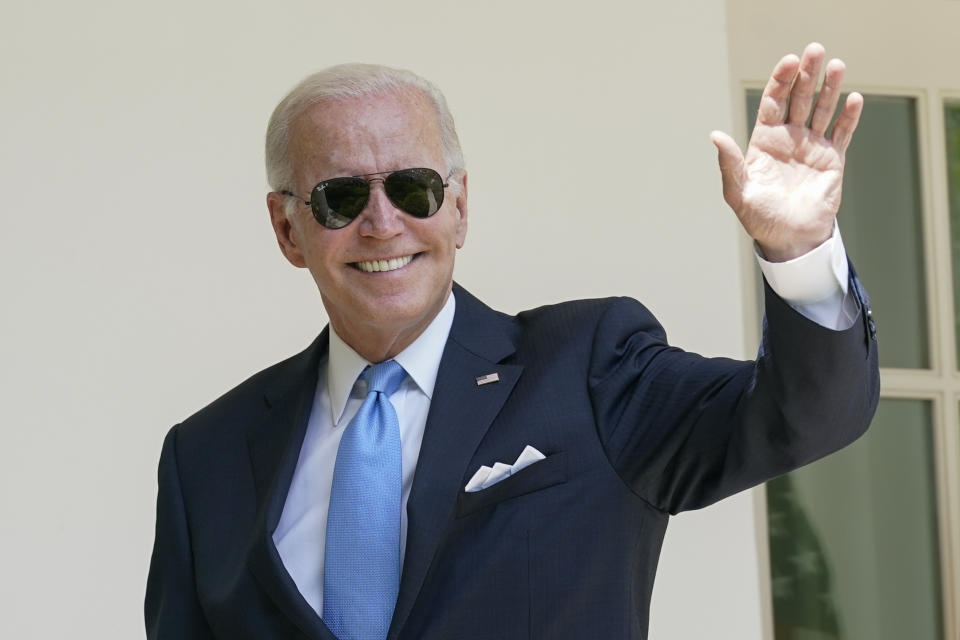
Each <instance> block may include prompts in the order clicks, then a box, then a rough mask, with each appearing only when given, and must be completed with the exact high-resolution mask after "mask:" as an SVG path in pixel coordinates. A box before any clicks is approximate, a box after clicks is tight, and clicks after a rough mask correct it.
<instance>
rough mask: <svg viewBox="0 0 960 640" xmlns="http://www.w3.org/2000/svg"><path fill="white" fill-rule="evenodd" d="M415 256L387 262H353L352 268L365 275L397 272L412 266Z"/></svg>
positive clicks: (391, 259) (390, 259)
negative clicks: (411, 262)
mask: <svg viewBox="0 0 960 640" xmlns="http://www.w3.org/2000/svg"><path fill="white" fill-rule="evenodd" d="M413 258H414V255H409V256H402V257H400V258H389V259H387V260H363V261H361V262H351V263H350V266H351V267H353V268H354V269H358V270H360V271H363V272H365V273H377V272H383V271H395V270H396V269H400V268H402V267H405V266H407V265H408V264H410V261H411V260H413Z"/></svg>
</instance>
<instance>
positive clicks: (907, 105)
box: [747, 91, 930, 369]
mask: <svg viewBox="0 0 960 640" xmlns="http://www.w3.org/2000/svg"><path fill="white" fill-rule="evenodd" d="M759 103H760V92H759V91H749V92H748V94H747V118H748V122H749V123H750V127H751V128H752V127H753V122H754V118H755V117H756V113H757V107H758V106H759ZM916 121H917V116H916V100H914V99H913V98H905V97H888V96H870V95H868V96H865V105H864V110H863V116H862V117H861V118H860V126H859V127H858V128H857V132H856V134H855V135H854V138H853V143H852V144H851V145H850V148H849V149H848V151H847V166H846V173H845V176H844V189H843V203H842V204H841V205H840V213H839V216H838V220H839V223H840V230H841V232H842V233H843V243H844V245H845V246H846V248H847V253H848V254H849V255H850V258H851V259H852V260H853V264H854V266H855V267H856V269H857V273H858V274H859V275H860V278H861V279H862V280H863V282H864V284H865V285H866V288H867V291H868V293H869V294H870V298H871V301H872V303H873V314H874V317H875V318H876V320H877V328H878V331H879V336H880V366H883V367H904V368H913V369H917V368H919V369H926V368H929V366H930V365H929V355H928V351H929V348H928V341H927V307H926V277H925V275H924V269H923V233H922V220H921V199H920V177H919V176H920V173H919V151H918V146H917V125H916Z"/></svg>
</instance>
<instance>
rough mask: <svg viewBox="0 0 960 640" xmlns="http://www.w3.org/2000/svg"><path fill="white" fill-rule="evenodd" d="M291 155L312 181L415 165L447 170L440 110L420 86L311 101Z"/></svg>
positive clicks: (300, 175) (296, 127) (297, 125)
mask: <svg viewBox="0 0 960 640" xmlns="http://www.w3.org/2000/svg"><path fill="white" fill-rule="evenodd" d="M290 154H291V155H290V157H291V160H292V161H293V166H294V174H295V176H296V177H297V179H298V180H299V179H305V180H307V181H310V180H316V179H323V178H328V177H333V176H337V175H357V174H361V173H374V172H377V171H391V170H394V169H403V168H406V167H413V166H427V167H431V168H434V169H437V170H438V171H441V172H443V171H444V166H443V164H442V163H443V145H442V141H441V135H440V126H439V124H438V122H437V116H436V111H435V109H434V107H433V104H432V103H431V102H430V100H429V99H428V98H427V97H426V96H424V95H422V94H421V93H419V92H415V91H410V92H402V93H383V94H375V95H371V96H362V97H358V98H348V99H339V100H330V101H324V102H320V103H317V104H315V105H313V106H311V107H310V108H309V109H307V110H306V111H305V112H304V113H303V114H302V115H301V116H300V117H299V118H297V119H296V120H295V121H294V122H293V125H292V127H291V137H290ZM438 163H439V164H438ZM311 186H312V185H311Z"/></svg>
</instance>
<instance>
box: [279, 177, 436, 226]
mask: <svg viewBox="0 0 960 640" xmlns="http://www.w3.org/2000/svg"><path fill="white" fill-rule="evenodd" d="M408 171H429V172H430V173H432V174H433V175H435V176H436V177H437V179H438V180H439V181H440V186H441V187H442V189H441V191H440V199H439V201H438V202H437V208H436V210H435V211H434V212H433V213H431V214H429V215H426V216H418V215H416V214H413V213H410V212H409V211H407V210H406V209H403V208H402V207H401V206H400V205H399V204H398V203H396V202H395V201H394V200H393V198H392V197H390V194H389V193H386V195H387V199H389V200H390V203H391V204H392V205H393V206H394V207H396V208H397V209H399V210H400V211H403V212H404V213H405V214H407V215H408V216H412V217H414V218H418V219H420V220H424V219H426V218H429V217H430V216H432V215H434V214H435V213H436V212H437V211H439V210H440V208H441V207H442V206H443V201H444V196H445V195H446V193H445V189H446V188H447V187H449V186H450V182H449V180H450V176H451V175H453V172H452V171H451V172H450V173H449V174H448V175H447V181H444V179H443V177H442V176H441V175H440V172H439V171H437V170H435V169H431V168H429V167H409V168H406V169H394V170H392V171H377V172H375V173H361V174H359V175H355V176H337V177H336V178H328V179H326V180H321V181H320V182H318V183H317V184H316V186H315V187H313V189H311V190H310V199H309V200H305V199H304V198H303V197H302V196H299V195H297V194H295V193H293V192H292V191H287V190H283V191H280V193H281V194H283V195H285V196H290V197H292V198H296V199H297V200H299V201H300V202H302V203H303V204H305V205H307V206H309V207H310V211H311V213H313V218H314V220H316V221H317V223H318V224H320V225H321V226H322V227H324V228H325V229H332V230H334V231H335V230H337V229H343V228H345V227H347V226H349V225H350V223H351V222H353V221H354V220H356V219H357V218H359V217H360V214H361V213H363V210H364V209H366V208H367V204H368V203H369V201H370V200H369V199H370V183H371V182H383V183H384V185H386V181H387V180H388V179H389V178H390V176H391V175H393V174H395V173H404V172H408ZM371 176H383V177H382V178H381V177H371ZM354 178H359V179H361V180H363V181H365V182H366V183H367V200H366V201H365V202H364V203H363V208H362V209H360V211H359V212H358V213H357V214H356V215H355V216H354V217H352V218H349V219H348V220H347V222H345V223H344V224H342V225H341V226H339V227H331V226H330V225H328V224H325V223H324V214H323V213H322V212H320V211H318V208H319V207H317V206H314V204H313V197H314V194H315V193H317V192H322V191H323V190H325V189H326V188H327V187H328V186H329V184H330V183H331V182H333V181H334V180H344V179H348V180H349V179H354ZM327 208H328V209H330V213H332V214H334V215H336V216H339V217H341V218H347V216H346V215H344V214H342V213H338V212H337V211H336V210H334V209H333V208H331V207H329V206H328V207H327ZM328 217H329V216H328Z"/></svg>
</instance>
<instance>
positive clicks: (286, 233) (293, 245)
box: [267, 191, 307, 268]
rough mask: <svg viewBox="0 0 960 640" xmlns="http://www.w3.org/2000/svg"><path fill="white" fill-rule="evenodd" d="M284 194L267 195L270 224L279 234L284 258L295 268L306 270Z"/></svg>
mask: <svg viewBox="0 0 960 640" xmlns="http://www.w3.org/2000/svg"><path fill="white" fill-rule="evenodd" d="M288 197H289V196H285V195H283V194H282V193H277V192H276V191H271V192H270V193H268V194H267V209H268V210H269V211H270V224H271V225H273V232H274V233H275V234H277V244H279V245H280V251H281V252H283V255H284V257H285V258H286V259H287V260H288V261H289V262H290V264H292V265H293V266H295V267H300V268H304V267H306V266H307V261H306V259H305V258H304V256H303V251H301V249H300V242H299V239H298V236H299V234H298V233H297V230H296V228H295V227H294V226H293V223H292V222H290V219H289V218H287V213H286V204H287V198H288Z"/></svg>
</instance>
